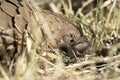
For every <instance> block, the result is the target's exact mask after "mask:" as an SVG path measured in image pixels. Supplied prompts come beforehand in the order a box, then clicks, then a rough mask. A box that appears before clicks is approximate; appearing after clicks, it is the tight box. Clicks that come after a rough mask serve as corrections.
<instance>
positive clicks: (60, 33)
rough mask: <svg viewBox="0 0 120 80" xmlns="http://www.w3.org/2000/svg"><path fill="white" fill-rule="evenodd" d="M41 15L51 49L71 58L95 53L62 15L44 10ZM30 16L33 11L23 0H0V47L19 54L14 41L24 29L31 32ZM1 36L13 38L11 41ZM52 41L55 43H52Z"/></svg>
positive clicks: (20, 35)
mask: <svg viewBox="0 0 120 80" xmlns="http://www.w3.org/2000/svg"><path fill="white" fill-rule="evenodd" d="M41 13H42V15H43V17H44V19H45V21H46V23H47V24H48V26H47V27H49V28H50V30H51V32H52V36H51V37H50V38H49V43H50V44H51V45H52V46H53V47H55V48H58V49H61V50H64V51H65V52H67V53H68V54H69V56H70V57H72V58H73V57H74V55H73V54H74V53H76V51H78V52H80V54H83V53H84V54H86V53H87V54H92V53H95V49H94V48H93V47H92V46H91V45H90V44H89V43H88V41H87V40H86V38H85V37H83V36H81V34H80V32H79V30H78V29H77V27H76V26H75V25H74V24H72V23H71V22H70V21H68V20H67V19H65V18H64V17H63V16H62V15H59V14H57V13H53V12H50V11H46V10H41ZM31 16H33V11H32V10H31V9H30V7H29V6H28V4H27V2H26V1H25V0H0V34H1V35H0V42H1V45H0V47H3V48H6V50H7V49H12V50H11V51H13V53H16V52H17V53H19V50H18V43H17V42H16V41H15V39H22V34H23V31H24V29H25V28H26V27H27V29H28V31H31V25H30V23H31V20H30V18H31ZM3 35H7V36H10V37H13V40H10V39H8V38H5V37H3ZM53 39H54V41H55V43H53V42H52V40H53Z"/></svg>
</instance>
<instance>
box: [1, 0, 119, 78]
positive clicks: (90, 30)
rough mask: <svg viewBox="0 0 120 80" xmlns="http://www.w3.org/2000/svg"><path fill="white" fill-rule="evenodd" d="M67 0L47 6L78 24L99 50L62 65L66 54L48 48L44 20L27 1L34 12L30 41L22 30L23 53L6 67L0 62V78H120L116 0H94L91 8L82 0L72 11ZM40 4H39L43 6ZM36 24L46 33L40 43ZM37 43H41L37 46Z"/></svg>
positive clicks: (34, 6)
mask: <svg viewBox="0 0 120 80" xmlns="http://www.w3.org/2000/svg"><path fill="white" fill-rule="evenodd" d="M53 1H54V0H53ZM71 1H72V0H68V4H66V3H65V1H64V0H61V1H58V2H56V3H54V2H49V4H47V5H49V8H50V9H51V10H52V11H54V12H57V13H60V14H64V15H65V16H66V17H67V18H68V19H70V20H71V21H73V22H75V23H76V25H78V26H79V27H80V26H81V27H80V29H82V32H83V34H84V35H85V36H86V37H87V38H88V40H90V41H91V42H93V44H94V45H95V46H96V49H99V51H98V53H97V54H98V55H97V56H85V57H83V58H80V60H79V61H78V62H76V63H70V64H69V65H67V66H66V65H65V64H64V62H65V61H66V59H67V57H66V56H63V57H61V55H60V54H62V53H60V52H59V51H58V50H56V49H54V48H51V49H50V50H48V47H47V45H49V44H48V41H47V37H50V36H51V33H50V30H49V29H48V28H47V29H45V28H44V27H45V26H47V23H46V22H45V21H44V18H43V16H42V14H41V13H40V9H39V7H38V6H36V4H34V3H29V6H30V7H32V10H33V12H34V17H33V18H32V21H31V22H32V28H33V29H32V33H31V34H32V35H33V36H32V37H33V38H34V42H33V41H32V40H31V38H30V37H29V36H28V33H27V31H26V45H27V46H26V48H25V49H24V50H23V54H22V55H21V56H19V57H18V58H17V60H16V61H11V63H10V64H9V65H10V66H9V70H6V68H5V67H3V66H2V65H0V72H1V73H0V80H119V79H120V54H119V53H120V27H119V26H120V16H119V15H120V9H119V8H118V7H117V5H116V0H113V1H112V0H106V1H104V0H103V1H102V0H96V1H97V5H96V6H95V7H93V5H95V3H93V1H94V0H86V1H84V0H83V1H81V2H84V3H83V4H82V5H81V7H79V6H78V7H77V10H76V11H75V10H74V8H73V7H72V5H73V4H74V3H76V2H77V1H76V2H74V1H73V3H71ZM78 2H79V0H78ZM78 2H77V3H78ZM39 3H41V2H38V4H39ZM43 3H44V0H43ZM43 3H42V4H39V5H40V6H45V5H44V4H43ZM91 3H93V4H91ZM76 5H78V4H76ZM61 7H62V8H61ZM41 22H42V23H44V24H42V23H41ZM41 24H42V25H41ZM39 27H41V28H44V31H45V32H48V33H46V35H47V36H45V42H44V43H43V42H42V35H40V36H38V34H41V31H40V30H39ZM36 30H37V31H36ZM40 45H44V46H42V47H39V46H40ZM38 53H39V54H38ZM13 62H14V63H13Z"/></svg>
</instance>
